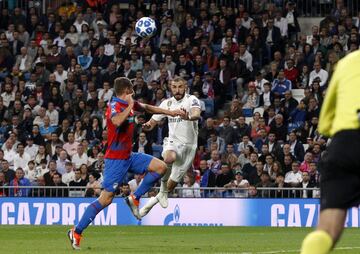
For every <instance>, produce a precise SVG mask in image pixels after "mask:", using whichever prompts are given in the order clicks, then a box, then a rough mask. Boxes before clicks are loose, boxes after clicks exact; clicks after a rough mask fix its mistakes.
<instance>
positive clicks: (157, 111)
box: [140, 103, 185, 117]
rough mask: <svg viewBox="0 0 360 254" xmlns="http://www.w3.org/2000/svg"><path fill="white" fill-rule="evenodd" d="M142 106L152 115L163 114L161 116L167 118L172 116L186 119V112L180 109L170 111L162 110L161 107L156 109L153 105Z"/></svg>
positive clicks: (142, 104)
mask: <svg viewBox="0 0 360 254" xmlns="http://www.w3.org/2000/svg"><path fill="white" fill-rule="evenodd" d="M140 105H141V107H142V108H143V109H144V110H145V111H146V112H148V113H151V114H161V115H167V116H172V117H176V116H180V117H185V112H184V111H183V110H180V109H177V110H168V109H164V108H160V107H156V106H152V105H149V104H144V103H141V104H140Z"/></svg>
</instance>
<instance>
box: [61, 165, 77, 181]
mask: <svg viewBox="0 0 360 254" xmlns="http://www.w3.org/2000/svg"><path fill="white" fill-rule="evenodd" d="M73 180H75V173H74V166H73V164H72V162H70V161H67V162H66V163H65V172H64V174H62V176H61V181H62V182H63V183H64V184H66V185H69V183H70V182H71V181H73Z"/></svg>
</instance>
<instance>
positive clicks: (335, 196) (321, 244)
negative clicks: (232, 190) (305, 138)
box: [301, 51, 360, 254]
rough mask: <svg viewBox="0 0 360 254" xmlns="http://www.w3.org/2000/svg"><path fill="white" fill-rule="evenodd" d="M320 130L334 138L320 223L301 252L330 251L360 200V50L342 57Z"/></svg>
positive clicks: (325, 167) (324, 172)
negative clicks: (347, 216)
mask: <svg viewBox="0 0 360 254" xmlns="http://www.w3.org/2000/svg"><path fill="white" fill-rule="evenodd" d="M318 128H319V132H320V133H322V134H324V135H325V136H327V137H331V138H332V142H331V144H330V145H329V147H328V150H327V154H326V156H324V158H323V160H322V161H321V163H320V170H321V180H320V181H321V182H320V188H321V201H320V203H321V204H320V205H321V213H320V219H319V225H318V227H317V230H316V231H315V232H312V233H310V234H309V235H308V236H307V237H306V238H305V240H304V241H303V244H302V249H301V254H327V253H329V252H330V251H331V249H332V248H333V246H334V245H335V244H336V242H337V241H338V239H339V238H340V235H341V233H342V231H343V228H344V223H345V219H346V212H347V209H348V208H350V207H353V206H359V204H360V51H356V52H354V53H351V54H349V55H348V56H346V57H345V58H343V59H342V60H341V61H339V63H338V65H337V67H336V70H335V72H334V75H333V77H332V79H331V82H330V86H329V88H328V90H327V93H326V97H325V100H324V104H323V106H322V110H321V113H320V119H319V127H318Z"/></svg>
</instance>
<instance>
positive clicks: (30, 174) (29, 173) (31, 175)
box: [24, 166, 38, 182]
mask: <svg viewBox="0 0 360 254" xmlns="http://www.w3.org/2000/svg"><path fill="white" fill-rule="evenodd" d="M24 173H25V177H26V178H28V179H29V180H30V182H36V180H37V178H38V172H37V170H36V168H34V169H33V170H30V169H29V167H28V166H26V167H25V168H24Z"/></svg>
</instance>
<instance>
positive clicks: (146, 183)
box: [134, 172, 161, 200]
mask: <svg viewBox="0 0 360 254" xmlns="http://www.w3.org/2000/svg"><path fill="white" fill-rule="evenodd" d="M160 178H161V175H160V174H158V173H156V172H147V174H146V175H145V177H144V179H143V181H142V183H141V184H140V186H139V188H137V190H136V191H135V192H134V196H135V198H136V199H137V200H139V199H140V198H141V196H142V195H144V194H145V193H146V192H148V191H149V190H150V189H151V188H152V187H153V186H154V184H155V183H156V182H157V181H158V180H159V179H160Z"/></svg>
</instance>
